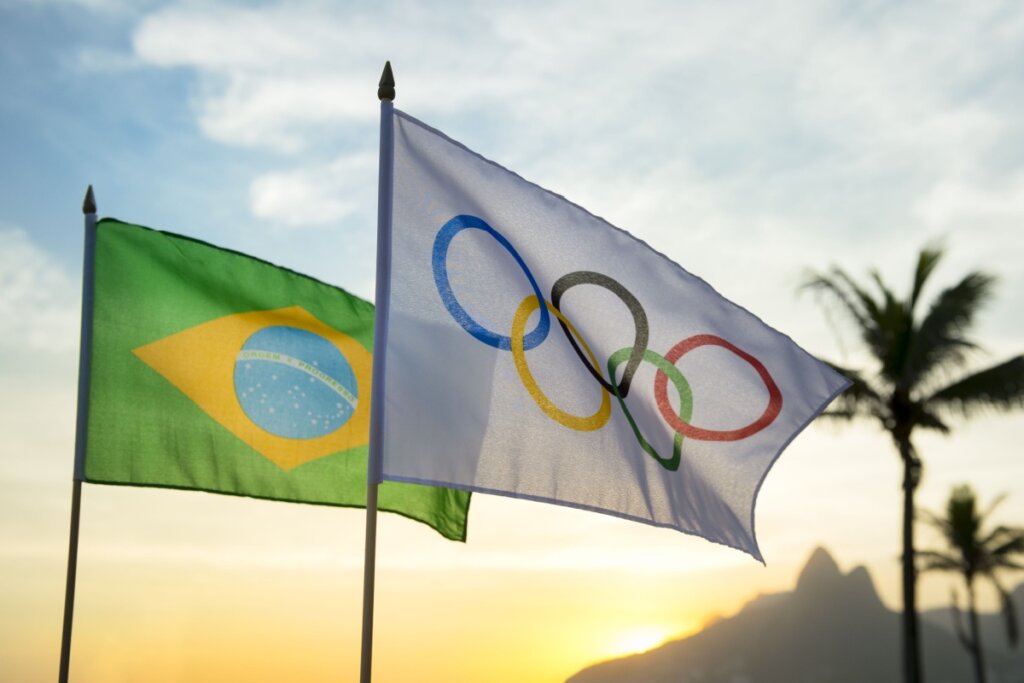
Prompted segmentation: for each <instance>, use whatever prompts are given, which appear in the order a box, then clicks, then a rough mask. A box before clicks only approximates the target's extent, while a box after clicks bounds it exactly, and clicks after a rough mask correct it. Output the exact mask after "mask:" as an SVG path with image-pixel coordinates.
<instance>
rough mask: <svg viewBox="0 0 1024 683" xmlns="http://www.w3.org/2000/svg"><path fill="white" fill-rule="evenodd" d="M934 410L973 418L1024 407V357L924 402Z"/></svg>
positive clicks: (959, 383) (984, 372) (947, 387)
mask: <svg viewBox="0 0 1024 683" xmlns="http://www.w3.org/2000/svg"><path fill="white" fill-rule="evenodd" d="M922 402H923V403H925V404H927V405H929V406H930V407H931V408H933V409H934V408H938V409H941V410H944V411H949V412H956V413H960V414H962V415H964V416H965V417H970V416H971V415H974V414H975V413H977V412H980V411H983V410H986V409H996V410H1009V409H1011V408H1019V407H1022V406H1024V356H1016V357H1015V358H1011V359H1010V360H1008V361H1005V362H1003V363H1000V364H998V365H994V366H992V367H989V368H985V369H984V370H979V371H978V372H975V373H974V374H972V375H969V376H967V377H964V378H963V379H961V380H959V381H957V382H954V383H953V384H950V385H948V386H946V387H944V388H942V389H939V390H938V391H936V392H935V393H934V394H932V395H931V396H930V397H928V398H927V399H924V400H923V401H922Z"/></svg>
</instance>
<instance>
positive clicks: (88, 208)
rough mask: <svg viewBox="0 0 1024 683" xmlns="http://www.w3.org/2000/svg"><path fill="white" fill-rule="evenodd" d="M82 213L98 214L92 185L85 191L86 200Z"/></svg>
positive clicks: (83, 203)
mask: <svg viewBox="0 0 1024 683" xmlns="http://www.w3.org/2000/svg"><path fill="white" fill-rule="evenodd" d="M82 213H86V214H89V213H96V196H95V195H93V193H92V185H89V189H88V190H86V191H85V200H84V201H83V202H82Z"/></svg>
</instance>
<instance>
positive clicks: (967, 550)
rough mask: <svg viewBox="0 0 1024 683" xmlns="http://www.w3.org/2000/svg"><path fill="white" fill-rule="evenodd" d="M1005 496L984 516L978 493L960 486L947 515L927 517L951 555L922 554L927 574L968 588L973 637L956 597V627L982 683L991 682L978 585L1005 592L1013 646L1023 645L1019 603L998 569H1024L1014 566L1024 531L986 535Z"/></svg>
mask: <svg viewBox="0 0 1024 683" xmlns="http://www.w3.org/2000/svg"><path fill="white" fill-rule="evenodd" d="M1004 497H1005V496H1000V497H999V498H997V499H996V500H995V502H994V503H992V505H990V506H989V508H988V509H987V510H985V511H984V512H979V511H978V508H977V501H976V498H975V495H974V491H972V490H971V487H970V486H967V485H966V484H964V485H962V486H957V487H956V488H954V489H953V493H952V494H951V495H950V497H949V502H948V503H947V504H946V514H945V515H944V516H939V515H934V514H932V513H929V512H923V514H924V516H925V518H926V519H927V520H928V522H929V523H930V524H931V525H932V526H934V527H935V528H936V529H938V530H939V532H940V533H941V534H942V536H943V538H944V540H945V541H946V545H947V546H948V550H924V551H921V552H920V553H919V554H918V555H919V557H920V559H921V560H922V566H921V569H922V570H924V571H928V570H938V571H948V572H956V573H958V574H962V575H963V577H964V583H966V584H967V620H968V622H967V623H968V624H969V628H970V635H968V634H967V633H965V632H964V628H963V625H962V624H961V618H960V609H959V605H958V604H957V603H958V602H959V600H958V599H957V598H956V594H955V593H954V597H953V619H954V621H953V624H954V626H955V627H956V630H957V635H958V636H959V637H960V642H962V643H963V644H964V647H966V648H967V650H968V651H969V652H970V653H971V655H972V656H973V658H974V674H975V677H976V678H977V680H978V683H985V660H984V656H983V654H982V650H981V633H980V632H979V631H978V613H977V611H976V609H975V604H974V580H975V579H976V578H986V579H988V580H989V581H991V582H992V584H993V585H994V586H995V587H996V590H997V591H998V592H999V597H1000V600H1001V602H1002V605H1003V616H1004V617H1005V619H1006V633H1007V636H1008V637H1009V640H1010V644H1011V645H1013V644H1016V642H1017V618H1016V614H1014V607H1013V600H1012V599H1011V598H1010V595H1009V594H1008V593H1007V592H1006V589H1005V588H1003V586H1002V584H1001V583H999V580H998V578H997V577H996V572H997V570H1006V569H1024V565H1021V564H1018V563H1016V562H1015V561H1014V559H1013V556H1014V555H1024V529H1019V528H1017V529H1014V528H1010V527H1005V526H997V527H996V528H995V529H993V530H992V531H989V532H983V531H982V525H983V524H984V523H985V521H986V520H987V518H988V517H989V515H990V514H991V513H992V510H993V509H995V507H996V506H997V505H999V503H1001V502H1002V500H1003V498H1004Z"/></svg>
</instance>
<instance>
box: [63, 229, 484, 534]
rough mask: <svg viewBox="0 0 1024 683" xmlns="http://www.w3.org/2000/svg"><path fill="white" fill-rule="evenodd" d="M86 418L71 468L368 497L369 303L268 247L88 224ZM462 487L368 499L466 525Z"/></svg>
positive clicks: (387, 491)
mask: <svg viewBox="0 0 1024 683" xmlns="http://www.w3.org/2000/svg"><path fill="white" fill-rule="evenodd" d="M94 277H95V302H94V304H93V307H92V316H93V327H92V330H93V331H92V360H91V363H90V365H91V382H90V389H89V397H88V407H89V410H88V428H87V430H86V434H87V438H86V441H85V449H84V452H83V454H82V455H83V459H82V461H81V462H77V463H76V467H75V470H76V472H75V474H76V479H79V480H82V481H88V482H93V483H99V484H128V485H136V486H161V487H170V488H183V489H199V490H205V491H212V492H217V493H231V494H236V495H244V496H252V497H256V498H271V499H276V500H286V501H297V502H306V503H321V504H326V505H341V506H353V507H363V506H365V505H366V467H367V440H368V437H369V412H370V410H369V405H370V389H371V387H370V375H371V365H372V363H373V357H372V354H371V353H370V351H369V349H370V348H371V346H372V340H373V306H372V305H371V304H370V303H368V302H366V301H363V300H362V299H359V298H357V297H355V296H352V295H351V294H349V293H348V292H345V291H343V290H341V289H337V288H335V287H331V286H330V285H326V284H324V283H322V282H318V281H316V280H313V279H312V278H308V277H305V276H303V275H299V274H297V273H294V272H292V271H289V270H286V269H284V268H279V267H277V266H274V265H272V264H270V263H267V262H265V261H260V260H258V259H254V258H251V257H249V256H245V255H243V254H239V253H236V252H232V251H227V250H225V249H219V248H217V247H214V246H211V245H209V244H205V243H202V242H198V241H196V240H192V239H189V238H186V237H181V236H179V235H173V234H171V233H165V232H158V231H155V230H150V229H148V228H143V227H140V226H136V225H130V224H127V223H122V222H120V221H116V220H112V219H104V220H102V221H100V222H99V224H98V225H97V226H96V250H95V259H94ZM468 505H469V494H468V493H466V492H465V491H452V490H447V489H438V488H431V487H424V486H410V485H407V484H396V483H390V484H388V485H387V486H386V487H384V488H382V489H381V492H380V507H381V509H384V510H389V511H392V512H398V513H400V514H403V515H406V516H407V517H410V518H412V519H416V520H418V521H421V522H424V523H426V524H429V525H430V526H432V527H434V528H435V529H437V531H438V532H440V533H441V534H442V535H444V536H446V537H448V538H452V539H456V540H464V539H465V535H466V514H467V509H468Z"/></svg>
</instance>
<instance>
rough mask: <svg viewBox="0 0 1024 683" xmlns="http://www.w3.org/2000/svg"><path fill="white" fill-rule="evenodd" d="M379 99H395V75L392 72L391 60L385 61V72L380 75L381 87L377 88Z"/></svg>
mask: <svg viewBox="0 0 1024 683" xmlns="http://www.w3.org/2000/svg"><path fill="white" fill-rule="evenodd" d="M377 99H378V100H389V101H394V99H395V75H394V74H393V73H391V62H390V61H387V62H384V73H382V74H381V75H380V87H379V88H377Z"/></svg>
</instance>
